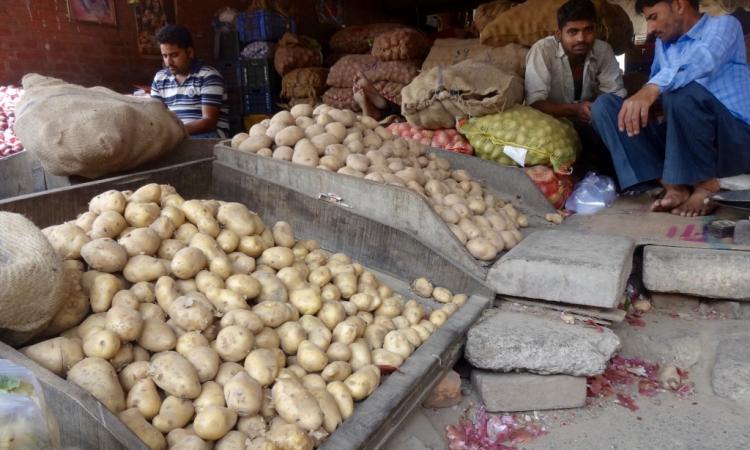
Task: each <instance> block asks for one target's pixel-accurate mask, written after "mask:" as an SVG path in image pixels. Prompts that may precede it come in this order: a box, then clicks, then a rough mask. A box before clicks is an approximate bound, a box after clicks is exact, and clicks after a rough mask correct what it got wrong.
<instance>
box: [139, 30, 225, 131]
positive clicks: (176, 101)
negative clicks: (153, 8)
mask: <svg viewBox="0 0 750 450" xmlns="http://www.w3.org/2000/svg"><path fill="white" fill-rule="evenodd" d="M156 40H157V41H158V42H159V48H160V49H161V57H162V60H163V62H164V67H165V68H164V69H163V70H161V71H159V72H158V73H157V74H156V76H155V77H154V81H153V83H152V84H151V96H152V97H154V98H158V99H160V100H161V101H162V102H164V104H166V105H167V108H169V110H170V111H172V112H173V113H175V114H176V115H177V117H179V118H180V120H182V122H183V123H184V124H185V128H186V129H187V131H188V133H189V134H190V136H191V137H193V138H224V137H227V136H228V135H229V121H228V111H227V108H226V99H227V95H226V92H225V90H224V79H223V78H222V76H221V74H220V73H219V72H218V71H217V70H216V69H214V68H213V67H210V66H207V65H205V64H203V63H202V62H201V61H199V60H197V59H195V51H194V49H193V38H192V36H190V32H189V31H188V30H187V28H185V27H183V26H180V25H166V26H165V27H163V28H162V29H160V30H159V31H158V32H157V34H156Z"/></svg>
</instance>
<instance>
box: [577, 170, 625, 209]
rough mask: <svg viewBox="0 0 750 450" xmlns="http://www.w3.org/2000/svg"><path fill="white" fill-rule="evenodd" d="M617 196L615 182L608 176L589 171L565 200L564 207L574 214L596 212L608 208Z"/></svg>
mask: <svg viewBox="0 0 750 450" xmlns="http://www.w3.org/2000/svg"><path fill="white" fill-rule="evenodd" d="M616 198H617V190H616V189H615V182H614V180H612V178H610V177H606V176H603V175H597V174H595V173H594V172H589V173H587V174H586V177H585V178H584V179H583V180H582V181H581V182H580V183H578V184H577V185H576V188H575V190H574V191H573V195H571V196H570V197H569V198H568V201H566V202H565V208H566V209H568V210H569V211H573V212H574V213H576V214H581V215H589V214H596V213H597V212H599V211H601V210H602V209H604V208H609V207H610V206H612V203H614V201H615V199H616Z"/></svg>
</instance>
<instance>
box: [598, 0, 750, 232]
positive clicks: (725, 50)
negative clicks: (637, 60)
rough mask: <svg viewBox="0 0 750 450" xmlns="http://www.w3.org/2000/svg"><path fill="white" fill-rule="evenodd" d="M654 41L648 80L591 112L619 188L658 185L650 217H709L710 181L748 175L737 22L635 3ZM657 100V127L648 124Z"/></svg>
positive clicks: (680, 5) (647, 0)
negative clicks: (660, 110)
mask: <svg viewBox="0 0 750 450" xmlns="http://www.w3.org/2000/svg"><path fill="white" fill-rule="evenodd" d="M636 11H638V12H639V13H642V14H644V15H645V17H646V21H647V23H648V31H649V33H653V34H655V35H656V37H657V40H656V54H655V57H654V63H653V65H652V67H651V78H650V80H649V81H648V83H647V84H646V85H645V86H644V87H643V88H642V89H641V90H640V91H638V92H637V93H636V94H635V95H633V96H632V97H630V98H629V99H627V100H625V101H623V100H622V99H621V98H619V97H614V96H602V97H600V98H599V99H597V101H596V102H595V103H594V106H593V108H592V112H593V120H594V127H595V128H596V130H597V131H598V132H599V135H600V136H602V139H603V140H604V142H605V143H606V144H607V147H608V148H609V151H610V153H611V154H612V159H613V161H614V164H615V168H616V170H617V177H618V179H619V181H620V185H621V186H622V187H623V188H627V187H629V186H634V185H637V184H641V183H645V182H651V181H655V180H659V181H660V182H661V183H662V185H663V186H664V187H665V189H666V191H665V195H664V197H663V198H661V199H660V200H657V201H656V202H655V203H654V204H653V205H652V208H651V209H652V210H653V211H670V212H672V213H673V214H678V215H682V216H691V217H692V216H699V215H706V214H708V213H710V212H711V211H710V209H709V207H708V206H707V201H706V200H707V198H708V197H709V196H710V195H711V194H713V193H715V192H716V191H718V190H719V181H718V179H717V178H720V177H728V176H734V175H739V174H742V173H744V172H746V171H747V170H748V169H750V69H748V65H747V61H746V59H747V57H746V54H745V43H744V40H743V36H742V31H741V29H740V24H739V22H738V21H737V19H735V18H734V17H731V16H722V17H710V16H707V15H701V14H700V12H699V11H698V0H671V1H670V0H638V1H636ZM660 97H661V101H662V104H663V107H664V116H665V117H664V119H665V120H664V122H663V123H661V124H660V125H657V123H656V122H655V121H653V120H651V121H649V118H650V117H649V109H650V108H651V105H653V104H654V102H656V100H657V99H658V98H660Z"/></svg>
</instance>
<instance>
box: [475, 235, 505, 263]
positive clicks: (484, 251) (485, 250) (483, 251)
mask: <svg viewBox="0 0 750 450" xmlns="http://www.w3.org/2000/svg"><path fill="white" fill-rule="evenodd" d="M503 233H506V232H503ZM466 249H467V250H469V253H471V256H473V257H475V258H477V259H479V260H482V261H492V260H494V259H495V258H497V253H498V249H497V248H495V247H494V246H493V245H492V244H491V243H490V241H489V240H487V239H486V238H484V237H481V236H479V237H476V238H474V239H471V240H469V241H468V242H467V243H466Z"/></svg>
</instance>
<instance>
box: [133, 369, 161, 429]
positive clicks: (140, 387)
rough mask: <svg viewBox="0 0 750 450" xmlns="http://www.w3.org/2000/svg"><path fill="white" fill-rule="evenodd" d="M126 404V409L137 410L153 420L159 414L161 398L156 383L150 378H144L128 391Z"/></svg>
mask: <svg viewBox="0 0 750 450" xmlns="http://www.w3.org/2000/svg"><path fill="white" fill-rule="evenodd" d="M125 403H126V408H135V409H137V410H138V412H139V413H141V415H142V416H143V417H145V418H146V419H148V420H151V419H153V418H154V416H156V415H157V414H159V409H160V408H161V397H159V392H158V391H157V390H156V385H155V384H154V382H153V381H151V379H150V378H142V379H140V380H138V381H136V382H135V384H134V385H133V386H132V388H131V389H130V390H129V391H128V396H127V399H126V401H125Z"/></svg>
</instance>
